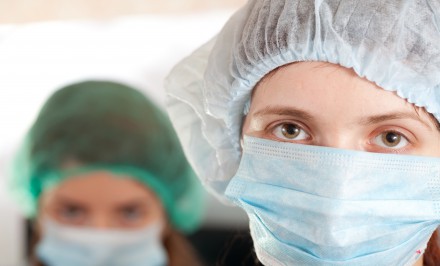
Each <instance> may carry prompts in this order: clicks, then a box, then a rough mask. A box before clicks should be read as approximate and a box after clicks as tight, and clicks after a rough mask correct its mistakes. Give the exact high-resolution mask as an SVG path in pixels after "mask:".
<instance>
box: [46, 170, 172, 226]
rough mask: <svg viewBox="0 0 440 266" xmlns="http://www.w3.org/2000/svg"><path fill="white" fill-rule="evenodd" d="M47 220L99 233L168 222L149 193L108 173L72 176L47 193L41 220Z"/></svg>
mask: <svg viewBox="0 0 440 266" xmlns="http://www.w3.org/2000/svg"><path fill="white" fill-rule="evenodd" d="M44 217H47V218H50V219H52V220H55V221H57V222H58V223H61V224H63V225H67V226H84V227H94V228H99V229H137V228H142V227H146V226H148V225H150V224H153V223H157V222H158V223H161V224H163V225H165V222H166V216H165V212H164V209H163V207H162V205H161V202H160V200H159V199H158V198H157V197H156V195H155V194H154V193H153V192H152V191H151V190H150V189H148V188H147V187H145V186H144V185H142V184H140V183H138V182H137V181H135V180H133V179H132V178H128V177H127V178H123V177H120V176H115V175H113V174H112V173H110V172H105V171H102V172H90V173H84V174H81V175H78V176H72V177H71V178H69V179H67V180H66V181H64V182H62V183H61V184H60V185H59V186H57V187H55V188H54V189H52V190H50V191H48V192H46V193H44V195H43V197H42V198H41V201H40V215H39V219H41V218H44Z"/></svg>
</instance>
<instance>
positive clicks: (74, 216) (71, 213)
mask: <svg viewBox="0 0 440 266" xmlns="http://www.w3.org/2000/svg"><path fill="white" fill-rule="evenodd" d="M57 216H58V219H59V220H60V221H61V222H63V223H66V224H75V225H77V224H81V223H83V222H84V221H85V219H86V216H87V211H86V210H85V209H84V208H83V207H81V206H78V205H73V204H65V205H62V206H59V208H58V210H57Z"/></svg>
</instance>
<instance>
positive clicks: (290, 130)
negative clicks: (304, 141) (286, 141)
mask: <svg viewBox="0 0 440 266" xmlns="http://www.w3.org/2000/svg"><path fill="white" fill-rule="evenodd" d="M299 131H300V130H299V128H298V127H297V126H295V125H292V124H287V125H284V126H283V128H282V132H283V135H284V136H285V137H287V138H295V137H296V136H298V135H299Z"/></svg>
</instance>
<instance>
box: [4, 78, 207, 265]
mask: <svg viewBox="0 0 440 266" xmlns="http://www.w3.org/2000/svg"><path fill="white" fill-rule="evenodd" d="M11 191H12V192H13V194H14V197H15V198H16V199H17V200H18V203H19V204H20V206H21V207H22V208H23V210H24V212H25V213H26V214H27V215H28V217H31V219H32V221H33V226H34V232H35V234H34V235H33V236H32V244H31V247H32V248H31V249H32V250H31V252H32V258H31V265H39V266H40V265H44V266H79V265H81V266H87V265H90V266H92V265H93V266H143V265H145V266H150V265H151V266H156V265H157V266H158V265H201V262H200V260H199V259H198V256H197V254H196V252H195V251H194V250H193V248H192V247H191V245H190V244H189V242H188V241H187V240H186V238H185V237H184V235H183V234H185V233H188V232H192V231H193V230H195V229H196V228H197V226H198V225H199V223H200V220H201V215H202V207H203V206H202V203H203V193H202V190H201V187H200V186H199V185H198V183H197V182H196V179H195V177H194V174H193V171H192V169H191V167H190V166H189V165H188V163H187V161H186V159H185V157H184V154H183V152H182V150H181V147H180V146H179V142H178V139H177V137H176V135H175V132H174V130H173V128H172V126H171V124H170V122H169V120H168V117H167V116H166V115H165V114H164V113H163V112H162V111H161V110H160V109H159V108H158V107H157V106H156V105H155V104H153V103H152V102H151V101H150V100H149V99H147V98H146V97H145V96H144V95H143V94H142V93H140V92H139V91H137V90H135V89H133V88H130V87H128V86H125V85H123V84H119V83H115V82H108V81H86V82H80V83H76V84H72V85H69V86H66V87H64V88H62V89H60V90H58V91H56V92H55V93H54V94H53V95H52V96H51V97H50V98H49V99H48V100H47V102H46V103H45V104H44V106H43V108H42V109H41V111H40V113H39V115H38V117H37V119H36V121H35V122H34V124H33V125H32V127H31V128H30V130H29V132H28V133H27V135H26V138H25V140H24V142H23V145H22V147H21V150H20V151H19V153H18V154H17V158H16V160H15V163H14V167H13V172H12V176H11Z"/></svg>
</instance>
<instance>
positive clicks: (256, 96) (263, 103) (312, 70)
mask: <svg viewBox="0 0 440 266" xmlns="http://www.w3.org/2000/svg"><path fill="white" fill-rule="evenodd" d="M274 105H275V106H285V107H289V106H295V107H296V108H301V109H305V110H308V111H312V112H318V113H322V111H325V110H335V111H338V112H342V114H346V115H350V114H353V115H374V114H375V113H379V112H380V113H384V112H395V111H411V112H416V110H415V108H414V106H413V105H412V104H409V103H408V102H407V101H406V100H405V99H403V98H400V97H399V96H397V95H396V94H395V93H394V92H389V91H385V90H383V89H382V88H380V87H378V86H377V85H375V84H374V83H372V82H370V81H368V80H366V79H365V78H361V77H359V76H357V75H356V73H355V72H354V71H353V70H351V69H347V68H344V67H341V66H339V65H334V64H330V63H323V62H298V63H293V64H289V65H286V66H283V67H280V68H278V69H276V70H274V71H272V72H271V73H269V74H268V75H267V76H265V77H264V78H263V79H262V80H261V81H260V82H259V84H258V85H257V86H256V88H255V89H254V91H253V96H252V102H251V108H253V107H254V108H255V107H257V108H264V107H267V106H274ZM347 111H350V112H349V113H347Z"/></svg>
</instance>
